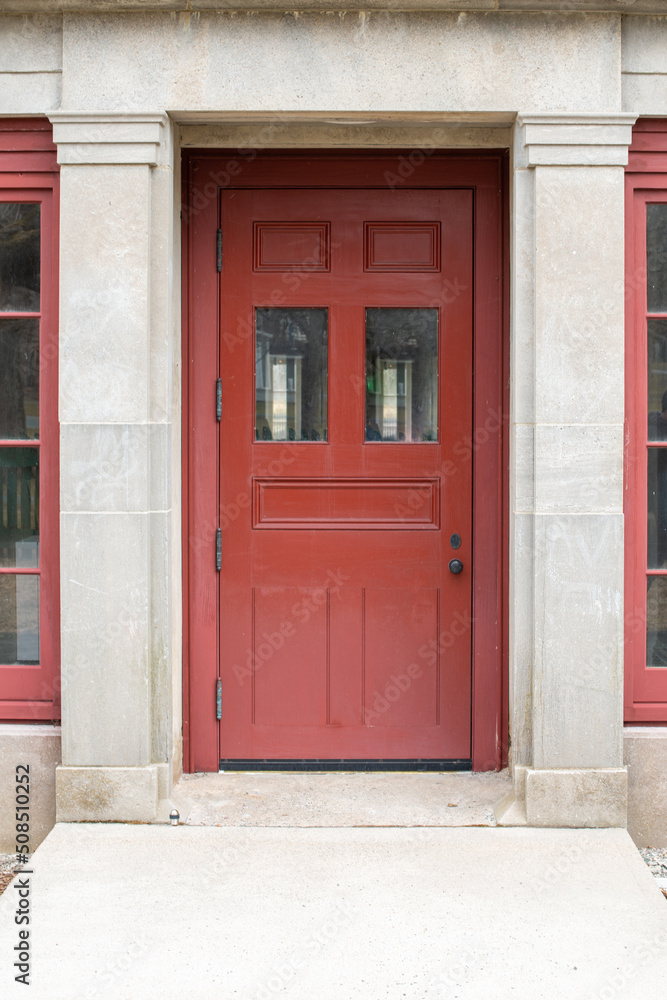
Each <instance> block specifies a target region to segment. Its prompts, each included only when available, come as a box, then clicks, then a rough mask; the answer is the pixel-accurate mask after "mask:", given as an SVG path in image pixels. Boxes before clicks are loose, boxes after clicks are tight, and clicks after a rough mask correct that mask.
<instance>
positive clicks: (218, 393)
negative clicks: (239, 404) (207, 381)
mask: <svg viewBox="0 0 667 1000" xmlns="http://www.w3.org/2000/svg"><path fill="white" fill-rule="evenodd" d="M215 415H216V417H217V419H218V420H222V379H221V378H217V379H216V380H215Z"/></svg>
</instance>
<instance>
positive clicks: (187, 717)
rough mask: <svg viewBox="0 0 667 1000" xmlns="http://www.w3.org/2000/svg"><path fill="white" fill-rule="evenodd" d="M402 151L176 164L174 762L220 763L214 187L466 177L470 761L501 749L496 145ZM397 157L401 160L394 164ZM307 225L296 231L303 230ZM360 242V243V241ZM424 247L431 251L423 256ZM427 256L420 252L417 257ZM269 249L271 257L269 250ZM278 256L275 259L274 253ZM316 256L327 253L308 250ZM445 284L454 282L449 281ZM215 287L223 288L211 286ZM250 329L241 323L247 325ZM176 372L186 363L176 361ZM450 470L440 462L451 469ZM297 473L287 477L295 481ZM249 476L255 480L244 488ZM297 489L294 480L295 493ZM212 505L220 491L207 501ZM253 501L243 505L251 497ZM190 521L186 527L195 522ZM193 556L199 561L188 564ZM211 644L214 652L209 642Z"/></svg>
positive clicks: (239, 155) (418, 241) (500, 187)
mask: <svg viewBox="0 0 667 1000" xmlns="http://www.w3.org/2000/svg"><path fill="white" fill-rule="evenodd" d="M410 155H411V153H410V151H407V152H401V151H398V152H392V153H386V152H382V153H377V152H363V151H360V152H352V153H350V152H340V153H329V152H319V151H318V152H310V151H304V150H299V151H296V152H294V151H291V152H282V151H281V152H272V153H270V154H266V155H264V154H261V155H258V154H255V153H254V152H251V151H248V152H246V153H244V152H243V151H235V152H226V151H224V150H222V151H221V150H216V151H210V150H205V151H204V150H202V151H198V150H192V151H188V152H186V153H185V154H184V164H183V167H184V170H183V212H182V217H183V288H184V295H183V358H184V379H183V395H184V400H183V402H184V409H183V414H184V415H183V478H184V489H183V568H184V573H183V596H184V638H183V642H184V678H183V687H184V720H183V723H184V761H183V766H184V770H186V771H194V770H203V771H217V769H218V766H219V758H218V749H217V747H218V744H217V728H218V722H217V720H216V711H215V698H216V678H217V662H218V635H217V621H218V613H219V607H218V601H219V598H218V580H217V574H216V567H215V543H216V527H217V525H216V523H214V522H215V518H213V519H211V518H210V517H207V513H208V512H207V511H206V510H205V504H204V503H203V500H202V498H203V497H205V496H207V495H208V496H209V497H210V496H215V497H217V496H218V470H217V468H216V463H215V461H202V456H203V455H209V456H214V455H216V454H217V453H218V446H217V438H218V423H217V421H216V419H215V378H216V376H217V367H218V366H217V365H216V371H212V370H211V364H210V358H212V357H218V347H217V345H218V337H219V329H218V306H219V302H218V285H219V280H218V272H217V269H216V229H217V225H218V218H219V192H220V190H221V189H224V190H230V189H235V188H238V189H253V188H259V189H261V188H268V187H270V188H284V189H289V188H310V189H317V188H351V189H353V188H376V189H378V190H383V189H384V190H387V189H388V188H389V189H391V188H392V187H394V188H398V187H400V188H403V189H428V188H434V189H447V188H459V189H469V190H471V191H472V192H473V199H474V244H473V246H474V250H473V253H474V262H473V268H474V282H475V285H474V289H475V293H474V361H473V371H474V410H473V430H472V434H471V435H469V436H466V438H465V439H463V440H461V441H459V442H457V445H456V458H457V462H459V463H470V466H471V468H472V475H473V484H474V485H473V497H474V498H476V500H477V501H478V502H475V503H474V505H473V548H472V572H473V583H472V585H473V614H472V619H473V621H472V633H473V634H472V720H471V721H472V766H473V769H474V770H489V769H494V768H498V767H500V766H502V764H503V762H504V760H505V759H506V755H507V736H506V725H507V685H506V679H505V678H506V669H507V657H506V627H505V620H506V603H505V589H506V588H505V586H504V583H505V579H506V566H507V532H506V518H505V514H506V481H505V469H506V465H507V462H506V454H507V453H506V448H507V443H506V435H505V434H504V429H505V427H506V420H507V389H508V372H507V356H508V352H507V344H506V340H505V338H504V336H503V333H504V331H506V329H507V317H508V308H507V273H506V269H504V266H503V265H504V262H505V260H506V258H507V218H506V199H505V198H504V196H503V193H504V191H505V190H506V157H505V155H504V154H503V153H498V152H489V153H487V152H483V153H476V152H463V153H458V152H457V153H455V154H449V153H433V154H431V155H429V156H427V157H426V159H424V160H423V162H421V163H420V164H419V165H418V166H416V167H414V168H413V167H412V166H411V164H412V162H413V161H414V157H413V161H411V160H410V159H409V157H410ZM406 164H407V166H406ZM262 235H263V242H262V244H261V247H262V255H261V260H258V261H256V262H255V265H256V266H259V267H260V268H267V269H271V267H272V266H275V261H276V257H275V254H276V252H279V249H278V250H276V247H278V248H279V241H278V242H276V239H275V236H276V234H275V233H272V232H269V231H267V233H266V234H262ZM369 235H370V236H372V240H369V243H368V246H367V256H368V260H367V261H366V267H367V268H370V269H373V268H374V267H375V266H377V264H378V262H379V266H381V267H387V268H391V266H392V253H393V249H392V246H393V244H392V233H391V231H390V227H389V229H387V228H386V227H385V229H384V231H383V229H382V227H375V229H374V230H373V232H372V233H371V234H369ZM307 237H308V234H307V233H305V234H304V239H306V238H307ZM413 245H414V254H415V260H416V261H417V263H418V265H419V266H422V267H423V266H425V264H429V263H430V264H431V266H433V265H434V260H433V251H432V247H433V245H434V243H433V234H432V233H430V232H428V231H416V232H415V235H414V243H413ZM368 248H370V249H368ZM429 254H430V256H429ZM427 258H428V259H427ZM272 262H273V263H272ZM279 263H280V262H279ZM315 264H316V265H317V268H318V269H326V267H327V266H328V263H327V260H326V259H324V258H323V259H322V260H321V261H320V260H318V261H315V262H314V266H315ZM455 291H456V290H454V289H453V290H452V292H453V293H455ZM222 294H223V295H224V291H223V293H222ZM249 335H250V334H249ZM186 372H187V374H186ZM453 471H454V470H452V472H453ZM299 478H300V477H298V476H297V477H295V482H296V486H301V487H303V488H307V486H305V487H304V484H303V483H299ZM256 489H259V486H258V487H256ZM295 496H297V499H298V490H297V493H295ZM260 500H261V498H258V497H252V496H247V497H246V496H245V495H244V496H239V497H236V498H234V499H232V501H231V502H230V501H229V500H227V502H226V503H225V504H224V506H223V507H221V509H220V510H219V517H220V521H221V523H222V524H225V523H229V522H230V521H232V520H234V519H235V518H237V517H239V516H241V514H243V516H247V517H250V516H251V512H250V511H248V510H247V509H246V508H248V507H252V508H253V511H252V512H253V513H254V515H255V516H260ZM218 504H219V501H218ZM253 505H254V506H253ZM195 525H196V526H197V527H196V528H195ZM195 564H196V565H197V566H198V571H197V573H195V572H194V566H195ZM213 651H214V652H213Z"/></svg>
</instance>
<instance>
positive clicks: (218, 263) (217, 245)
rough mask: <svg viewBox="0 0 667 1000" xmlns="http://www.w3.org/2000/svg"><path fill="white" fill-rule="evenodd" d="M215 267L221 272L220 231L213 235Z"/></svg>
mask: <svg viewBox="0 0 667 1000" xmlns="http://www.w3.org/2000/svg"><path fill="white" fill-rule="evenodd" d="M215 266H216V267H217V269H218V271H222V229H218V231H217V233H216V234H215Z"/></svg>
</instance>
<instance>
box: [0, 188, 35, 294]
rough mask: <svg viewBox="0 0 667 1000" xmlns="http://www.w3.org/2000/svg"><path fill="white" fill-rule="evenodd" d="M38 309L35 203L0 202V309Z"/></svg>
mask: <svg viewBox="0 0 667 1000" xmlns="http://www.w3.org/2000/svg"><path fill="white" fill-rule="evenodd" d="M38 310H39V205H34V204H33V205H31V204H21V203H17V202H2V203H0V312H37V311H38Z"/></svg>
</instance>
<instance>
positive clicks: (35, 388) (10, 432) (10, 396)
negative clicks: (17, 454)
mask: <svg viewBox="0 0 667 1000" xmlns="http://www.w3.org/2000/svg"><path fill="white" fill-rule="evenodd" d="M36 437H39V320H38V319H29V318H26V319H7V318H4V319H3V318H0V439H3V438H4V439H12V438H19V439H20V438H36Z"/></svg>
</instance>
